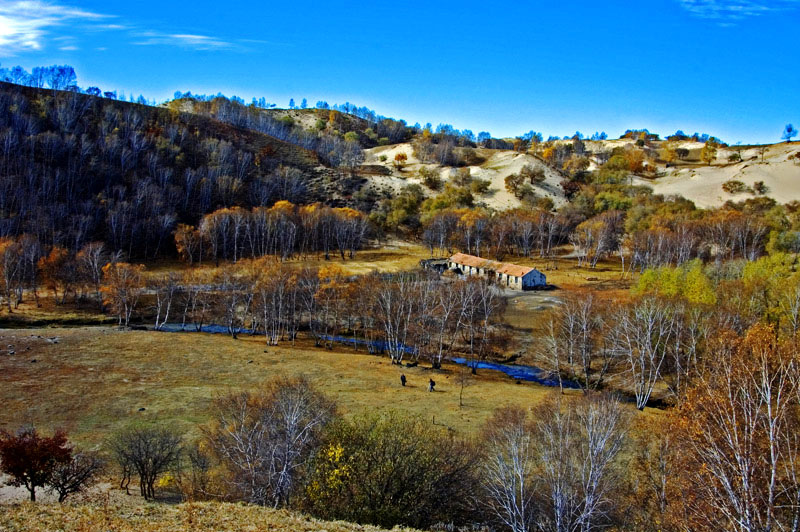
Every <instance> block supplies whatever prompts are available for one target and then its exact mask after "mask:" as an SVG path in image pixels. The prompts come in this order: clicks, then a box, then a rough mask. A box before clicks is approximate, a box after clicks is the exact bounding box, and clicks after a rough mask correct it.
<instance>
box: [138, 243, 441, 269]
mask: <svg viewBox="0 0 800 532" xmlns="http://www.w3.org/2000/svg"><path fill="white" fill-rule="evenodd" d="M427 258H430V252H429V251H428V249H427V248H426V247H424V246H422V245H419V244H414V243H411V242H401V241H392V242H389V243H387V244H385V245H383V246H381V247H379V248H370V249H365V250H362V251H359V252H357V253H356V257H355V258H354V259H349V258H348V259H345V260H342V259H341V257H340V256H339V255H337V254H331V260H325V259H324V258H322V257H321V256H317V255H312V256H311V257H308V258H305V259H299V258H297V259H292V260H289V261H287V262H286V263H285V264H286V265H287V266H288V267H290V268H306V267H308V268H317V267H323V266H331V265H336V266H339V267H340V268H342V270H344V271H345V272H347V273H350V274H352V275H361V274H366V273H370V272H373V271H376V270H377V271H381V272H398V271H407V270H413V269H416V268H418V267H419V261H420V259H427ZM219 267H224V265H223V264H221V265H220V266H219ZM195 268H196V269H198V270H200V271H208V272H213V271H214V270H216V269H217V268H218V267H217V266H216V265H215V264H214V262H213V261H204V262H203V264H201V265H199V266H195ZM187 269H189V265H188V264H186V263H183V262H178V261H162V262H159V263H156V264H153V265H149V266H148V268H147V271H146V275H149V276H153V275H157V274H164V273H168V272H170V271H178V272H181V271H185V270H187Z"/></svg>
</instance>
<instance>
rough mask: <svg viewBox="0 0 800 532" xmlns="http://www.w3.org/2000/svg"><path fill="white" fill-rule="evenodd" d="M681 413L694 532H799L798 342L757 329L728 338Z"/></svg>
mask: <svg viewBox="0 0 800 532" xmlns="http://www.w3.org/2000/svg"><path fill="white" fill-rule="evenodd" d="M710 351H711V352H713V353H715V356H714V359H713V363H710V364H709V365H708V367H706V368H705V371H703V372H701V373H700V375H699V376H698V378H697V379H696V380H695V383H694V385H693V386H692V387H691V388H690V390H689V391H688V393H687V395H686V399H685V401H684V403H683V405H682V407H681V409H680V411H679V415H680V420H681V423H680V424H679V432H678V434H679V444H680V445H681V452H680V455H681V456H682V457H683V459H684V460H685V462H686V463H685V464H683V465H682V467H681V471H682V473H681V479H682V480H683V482H684V487H683V490H682V493H683V497H682V504H684V505H685V511H684V513H685V515H686V516H687V518H688V520H689V524H690V527H689V529H691V530H736V531H755V530H791V529H793V527H794V526H795V525H796V523H797V522H798V521H799V520H800V431H798V429H800V386H799V385H800V365H798V362H799V360H798V356H797V349H796V344H794V343H793V342H789V341H784V340H779V339H776V335H775V331H774V330H773V329H772V328H771V327H767V326H764V325H755V326H754V327H752V328H751V329H750V330H749V331H748V332H747V334H746V335H745V336H744V337H743V338H739V337H736V336H735V335H734V334H732V333H723V334H721V335H720V336H719V337H718V338H717V339H716V345H714V346H712V349H710Z"/></svg>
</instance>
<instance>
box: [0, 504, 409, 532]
mask: <svg viewBox="0 0 800 532" xmlns="http://www.w3.org/2000/svg"><path fill="white" fill-rule="evenodd" d="M53 530H59V531H63V532H107V531H110V530H113V531H115V532H141V531H145V530H146V531H151V532H161V531H163V532H195V531H198V532H212V531H213V532H227V531H231V532H233V531H237V532H239V531H253V532H255V531H259V530H272V531H275V532H311V531H314V532H319V531H328V532H380V531H381V530H383V529H380V528H377V527H374V526H369V525H356V524H352V523H344V522H341V521H337V522H331V521H319V520H317V519H313V518H311V517H306V516H304V515H301V514H296V513H293V512H288V511H285V510H272V509H269V508H264V507H261V506H252V505H246V504H230V503H215V502H209V503H184V504H178V505H165V504H141V505H137V506H130V505H117V504H111V505H105V504H103V501H95V502H94V503H93V504H80V505H71V504H66V505H58V504H53V505H49V504H48V505H45V504H30V503H24V504H19V505H15V506H13V507H9V508H4V509H3V510H2V511H0V531H3V532H51V531H53ZM392 530H393V531H395V532H402V531H409V532H410V531H411V529H410V528H402V527H395V528H393V529H392Z"/></svg>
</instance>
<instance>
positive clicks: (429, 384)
mask: <svg viewBox="0 0 800 532" xmlns="http://www.w3.org/2000/svg"><path fill="white" fill-rule="evenodd" d="M434 386H436V383H435V382H434V381H433V379H430V381H429V382H428V391H429V392H432V391H433V387H434Z"/></svg>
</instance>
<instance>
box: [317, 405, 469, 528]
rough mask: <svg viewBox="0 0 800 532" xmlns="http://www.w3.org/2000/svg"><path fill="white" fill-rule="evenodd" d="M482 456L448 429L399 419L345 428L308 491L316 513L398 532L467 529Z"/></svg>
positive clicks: (334, 435) (320, 459)
mask: <svg viewBox="0 0 800 532" xmlns="http://www.w3.org/2000/svg"><path fill="white" fill-rule="evenodd" d="M476 463H477V458H476V453H475V452H474V450H473V449H472V448H471V446H470V445H468V444H467V443H465V442H464V441H462V440H460V439H458V438H456V437H454V436H452V435H451V434H449V433H448V432H447V430H446V429H444V428H442V427H438V426H433V425H431V424H430V423H428V422H425V421H423V420H421V419H419V418H411V417H407V416H404V415H402V414H398V413H389V414H384V415H370V416H364V417H360V418H356V419H354V420H353V421H349V422H341V423H338V424H337V425H336V426H335V427H333V428H332V430H331V431H330V432H329V434H328V436H327V438H326V440H325V443H324V445H323V446H322V447H321V449H320V451H319V453H317V456H316V458H315V460H314V467H313V473H312V475H311V478H310V479H309V482H308V483H307V485H306V494H307V497H308V504H309V506H310V508H309V509H310V510H311V512H312V513H314V514H316V515H318V516H320V517H322V518H326V519H331V518H333V519H343V520H347V521H354V522H358V523H371V524H375V525H379V526H382V527H386V528H390V527H393V526H395V525H398V524H404V525H408V526H413V527H418V528H428V527H430V526H431V525H432V524H434V523H437V522H448V523H453V522H456V523H457V522H465V521H467V519H468V518H469V517H468V513H467V511H468V504H469V502H470V500H471V498H472V496H473V495H474V494H475V493H476V490H477V482H476V479H475V475H474V469H475V466H476Z"/></svg>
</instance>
